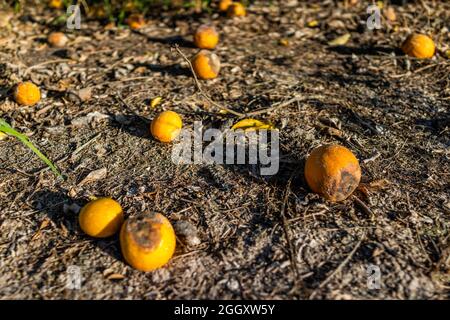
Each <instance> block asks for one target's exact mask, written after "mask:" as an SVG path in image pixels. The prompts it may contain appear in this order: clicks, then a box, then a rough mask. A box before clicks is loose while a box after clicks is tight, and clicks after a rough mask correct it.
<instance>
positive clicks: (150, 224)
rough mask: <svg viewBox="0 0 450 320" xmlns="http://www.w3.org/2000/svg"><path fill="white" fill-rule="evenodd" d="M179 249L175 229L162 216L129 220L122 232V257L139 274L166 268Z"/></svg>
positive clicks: (148, 216) (146, 216)
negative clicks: (138, 271)
mask: <svg viewBox="0 0 450 320" xmlns="http://www.w3.org/2000/svg"><path fill="white" fill-rule="evenodd" d="M175 246H176V237H175V232H174V230H173V227H172V225H171V224H170V222H169V220H167V218H166V217H164V216H163V215H162V214H159V213H156V214H149V215H145V216H143V217H135V218H129V219H128V220H127V221H125V223H124V224H123V226H122V229H121V231H120V247H121V249H122V255H123V257H124V258H125V260H126V261H127V262H128V263H129V264H130V265H131V266H132V267H133V268H135V269H137V270H141V271H152V270H155V269H157V268H160V267H162V266H163V265H165V264H166V263H167V262H168V261H169V260H170V258H171V257H172V256H173V253H174V252H175Z"/></svg>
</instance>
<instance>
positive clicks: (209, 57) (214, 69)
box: [192, 50, 220, 80]
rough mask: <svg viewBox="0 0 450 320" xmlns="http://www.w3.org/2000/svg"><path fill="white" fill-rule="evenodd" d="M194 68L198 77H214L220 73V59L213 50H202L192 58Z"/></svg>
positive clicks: (204, 78)
mask: <svg viewBox="0 0 450 320" xmlns="http://www.w3.org/2000/svg"><path fill="white" fill-rule="evenodd" d="M192 68H193V69H194V72H195V74H196V75H197V77H198V78H200V79H203V80H207V79H214V78H216V77H217V76H218V75H219V71H220V59H219V57H218V56H217V55H216V54H215V53H212V52H211V51H208V50H201V51H200V52H199V53H197V54H196V55H195V56H194V58H193V59H192Z"/></svg>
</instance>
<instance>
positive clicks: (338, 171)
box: [305, 145, 361, 201]
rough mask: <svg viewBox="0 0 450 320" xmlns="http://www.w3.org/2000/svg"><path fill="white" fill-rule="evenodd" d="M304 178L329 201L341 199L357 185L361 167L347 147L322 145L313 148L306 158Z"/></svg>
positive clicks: (313, 189)
mask: <svg viewBox="0 0 450 320" xmlns="http://www.w3.org/2000/svg"><path fill="white" fill-rule="evenodd" d="M305 178H306V182H307V183H308V185H309V187H310V188H311V190H312V191H314V192H315V193H318V194H320V195H322V196H323V197H324V198H326V199H327V200H330V201H342V200H344V199H346V198H347V197H348V196H350V195H351V194H352V193H353V191H354V190H355V189H356V187H358V185H359V181H360V180H361V168H360V166H359V162H358V159H357V158H356V157H355V155H354V154H353V153H352V152H351V151H350V150H349V149H347V148H345V147H343V146H340V145H324V146H320V147H318V148H315V149H314V150H313V151H312V152H311V154H310V155H309V157H308V159H307V160H306V164H305Z"/></svg>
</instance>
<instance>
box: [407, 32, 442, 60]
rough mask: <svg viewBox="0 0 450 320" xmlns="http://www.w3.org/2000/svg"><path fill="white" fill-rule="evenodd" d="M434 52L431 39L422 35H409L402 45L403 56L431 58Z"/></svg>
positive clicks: (434, 48)
mask: <svg viewBox="0 0 450 320" xmlns="http://www.w3.org/2000/svg"><path fill="white" fill-rule="evenodd" d="M435 50H436V47H435V45H434V42H433V39H431V38H430V37H428V36H426V35H424V34H418V33H414V34H411V35H409V36H408V38H406V40H405V41H404V42H403V44H402V51H403V52H404V53H405V54H407V55H408V56H411V57H415V58H419V59H427V58H432V57H433V56H434V52H435Z"/></svg>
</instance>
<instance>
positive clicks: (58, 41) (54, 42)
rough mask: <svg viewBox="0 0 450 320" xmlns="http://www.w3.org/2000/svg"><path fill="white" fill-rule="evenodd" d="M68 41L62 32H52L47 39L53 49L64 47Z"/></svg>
mask: <svg viewBox="0 0 450 320" xmlns="http://www.w3.org/2000/svg"><path fill="white" fill-rule="evenodd" d="M68 41H69V39H68V38H67V37H66V35H65V34H64V33H62V32H52V33H50V34H49V35H48V37H47V42H48V44H49V45H51V46H52V47H55V48H62V47H64V46H65V45H66V44H67V42H68Z"/></svg>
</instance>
